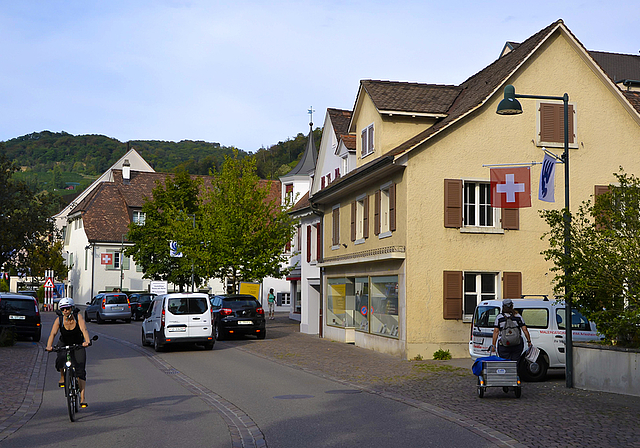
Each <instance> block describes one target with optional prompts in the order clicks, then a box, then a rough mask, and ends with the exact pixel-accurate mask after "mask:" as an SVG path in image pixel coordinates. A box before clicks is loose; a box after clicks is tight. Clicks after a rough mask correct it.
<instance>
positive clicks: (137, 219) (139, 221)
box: [133, 210, 147, 226]
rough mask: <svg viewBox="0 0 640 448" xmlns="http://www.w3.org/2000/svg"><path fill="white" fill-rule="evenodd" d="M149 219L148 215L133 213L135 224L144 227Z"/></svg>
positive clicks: (138, 212)
mask: <svg viewBox="0 0 640 448" xmlns="http://www.w3.org/2000/svg"><path fill="white" fill-rule="evenodd" d="M146 218H147V214H146V213H145V212H143V211H140V210H134V211H133V223H134V224H137V225H139V226H143V225H144V221H145V219H146Z"/></svg>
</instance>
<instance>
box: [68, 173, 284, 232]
mask: <svg viewBox="0 0 640 448" xmlns="http://www.w3.org/2000/svg"><path fill="white" fill-rule="evenodd" d="M169 176H173V174H167V173H156V172H142V171H131V179H130V181H129V182H128V183H125V182H124V181H123V179H122V170H113V182H102V183H100V184H99V185H98V186H97V187H96V188H94V190H93V191H92V192H91V193H90V194H89V195H87V196H86V197H85V198H84V199H83V200H82V201H81V202H80V203H79V204H78V205H77V206H76V207H74V209H73V210H72V211H71V213H70V215H71V214H75V213H78V212H81V213H82V220H83V225H84V231H85V233H86V235H87V238H88V239H89V241H91V242H120V241H122V236H123V235H126V234H127V232H128V230H129V228H128V227H129V223H130V222H131V218H130V216H129V210H130V209H131V208H133V209H140V208H142V205H143V204H144V202H145V198H148V199H151V198H153V189H154V188H155V187H156V185H157V182H160V183H164V181H165V180H166V178H167V177H169ZM191 177H192V178H195V177H197V178H200V179H202V180H203V184H204V186H208V185H210V183H211V180H212V179H213V177H211V176H195V175H192V176H191ZM259 185H260V186H261V187H263V186H267V187H268V188H269V191H268V194H267V201H271V200H275V203H276V204H277V205H278V206H279V205H280V203H281V201H280V195H281V193H280V189H281V185H280V181H277V180H260V181H259ZM125 241H127V240H126V238H125Z"/></svg>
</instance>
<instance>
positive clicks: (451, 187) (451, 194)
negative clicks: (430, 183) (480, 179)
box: [444, 179, 462, 229]
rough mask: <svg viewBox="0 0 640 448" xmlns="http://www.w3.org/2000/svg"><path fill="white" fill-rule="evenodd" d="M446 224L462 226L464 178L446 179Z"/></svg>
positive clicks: (447, 225) (453, 226) (456, 226)
mask: <svg viewBox="0 0 640 448" xmlns="http://www.w3.org/2000/svg"><path fill="white" fill-rule="evenodd" d="M444 226H445V227H451V228H458V229H459V228H460V227H462V180H460V179H445V180H444Z"/></svg>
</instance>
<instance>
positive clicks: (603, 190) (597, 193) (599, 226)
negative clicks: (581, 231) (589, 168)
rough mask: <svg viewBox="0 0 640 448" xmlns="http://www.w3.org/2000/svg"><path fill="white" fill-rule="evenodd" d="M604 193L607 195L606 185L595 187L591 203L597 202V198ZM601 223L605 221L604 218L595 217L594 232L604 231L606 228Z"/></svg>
mask: <svg viewBox="0 0 640 448" xmlns="http://www.w3.org/2000/svg"><path fill="white" fill-rule="evenodd" d="M605 193H609V186H608V185H596V186H595V188H594V192H593V196H594V198H593V202H594V203H595V202H596V201H597V200H598V196H600V195H603V194H605ZM603 221H605V219H604V216H596V230H604V229H605V228H606V225H605V224H604V223H603Z"/></svg>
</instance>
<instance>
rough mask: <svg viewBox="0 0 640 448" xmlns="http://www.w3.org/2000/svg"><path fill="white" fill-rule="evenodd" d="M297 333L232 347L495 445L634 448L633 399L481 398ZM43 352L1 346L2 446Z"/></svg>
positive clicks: (411, 366) (274, 333) (38, 394)
mask: <svg viewBox="0 0 640 448" xmlns="http://www.w3.org/2000/svg"><path fill="white" fill-rule="evenodd" d="M43 320H44V319H43ZM298 329H299V323H298V322H295V321H292V320H290V319H289V318H288V315H286V314H283V313H277V317H276V319H275V320H273V321H267V339H265V340H256V339H254V338H246V339H235V340H231V341H230V342H229V343H230V344H233V345H234V346H236V347H237V348H239V349H240V350H243V351H246V352H248V353H253V354H255V355H257V356H261V357H264V358H267V359H271V360H273V361H275V362H278V363H281V364H284V365H289V366H292V367H295V368H299V369H302V370H305V371H308V372H310V373H312V374H315V375H320V376H323V377H327V378H331V379H334V380H336V381H340V382H342V383H343V384H344V385H345V386H347V387H351V388H361V389H364V390H367V391H369V392H372V393H377V394H380V395H383V396H386V397H388V398H390V399H394V400H397V401H401V402H403V403H406V404H407V405H410V406H414V407H417V408H420V409H423V410H424V411H426V412H430V413H433V414H436V415H438V416H440V417H444V418H447V419H449V420H451V421H454V422H456V423H457V424H459V425H460V426H462V427H465V428H467V429H469V430H471V431H474V432H477V433H484V434H485V435H488V436H490V437H494V438H495V437H498V438H500V439H501V440H502V442H501V443H500V445H501V446H511V447H531V448H534V447H584V446H589V447H590V448H598V447H603V448H604V447H631V448H634V447H637V448H640V424H638V421H639V419H640V398H638V397H631V396H626V395H616V394H609V393H601V392H588V391H583V390H579V389H567V388H566V387H565V380H564V377H563V376H561V375H560V376H559V375H554V376H553V377H552V378H551V379H550V380H547V381H545V382H544V383H524V385H523V391H522V398H520V399H516V398H515V397H514V394H513V392H511V393H509V394H505V393H503V392H502V390H501V389H498V388H495V389H489V390H488V391H487V393H486V395H485V398H483V399H480V398H478V396H477V394H476V377H475V376H474V375H473V374H472V373H471V360H470V359H456V360H451V361H433V360H424V361H403V360H400V359H398V358H396V357H393V356H389V355H385V354H382V353H377V352H374V351H371V350H366V349H363V348H360V347H356V346H353V345H349V344H343V343H339V342H331V341H329V340H327V339H321V338H318V337H317V336H312V335H306V334H301V333H300V332H299V330H298ZM214 351H215V348H214ZM44 353H45V352H44V349H43V347H42V345H41V344H35V343H32V342H19V343H18V344H16V345H15V346H14V347H2V348H0V442H1V441H2V439H3V438H5V437H6V436H7V435H9V434H10V433H12V432H14V431H16V430H17V429H19V428H20V426H22V425H23V424H24V423H25V422H26V421H28V420H29V419H30V418H31V417H32V416H33V414H35V412H37V409H38V407H39V406H40V403H41V400H42V390H43V385H44V370H45V369H43V368H41V367H42V366H43V362H42V361H43V356H46V355H45V354H44ZM50 365H51V364H49V366H50ZM426 436H427V437H428V434H427V435H426ZM505 436H507V437H505ZM494 440H495V439H494Z"/></svg>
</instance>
